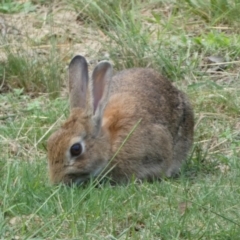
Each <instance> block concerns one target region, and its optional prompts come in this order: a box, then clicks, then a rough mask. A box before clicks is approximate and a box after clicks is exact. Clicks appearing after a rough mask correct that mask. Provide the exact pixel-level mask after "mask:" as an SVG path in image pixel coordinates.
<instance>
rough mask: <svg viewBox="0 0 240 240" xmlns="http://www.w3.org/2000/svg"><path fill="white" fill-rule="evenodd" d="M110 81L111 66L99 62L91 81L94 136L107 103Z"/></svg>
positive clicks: (98, 128)
mask: <svg viewBox="0 0 240 240" xmlns="http://www.w3.org/2000/svg"><path fill="white" fill-rule="evenodd" d="M111 79H112V65H111V64H110V63H109V62H107V61H102V62H100V63H99V64H98V65H97V66H96V67H95V69H94V71H93V74H92V79H91V84H92V89H91V92H92V104H93V120H94V123H95V131H96V134H97V133H98V132H99V130H100V127H101V122H102V116H103V112H104V108H105V106H106V104H107V101H108V95H109V90H110V85H111Z"/></svg>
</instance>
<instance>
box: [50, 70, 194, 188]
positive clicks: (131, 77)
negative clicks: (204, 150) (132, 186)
mask: <svg viewBox="0 0 240 240" xmlns="http://www.w3.org/2000/svg"><path fill="white" fill-rule="evenodd" d="M87 108H88V107H87V106H86V107H85V108H84V109H82V108H75V109H72V111H71V115H70V118H69V119H68V120H67V121H66V122H65V124H64V125H63V126H62V128H61V129H60V130H58V131H57V132H56V133H54V134H53V135H52V136H51V137H50V139H49V141H48V158H49V169H50V179H51V181H52V182H54V183H58V182H65V183H69V182H71V181H73V182H74V180H75V178H77V177H79V176H82V177H83V178H84V180H85V177H86V179H88V178H89V176H90V173H93V172H94V171H95V170H96V169H97V168H98V167H100V166H107V168H106V169H105V171H107V169H110V168H113V169H112V170H111V172H110V173H109V174H108V175H109V176H110V177H111V179H112V180H113V181H115V182H123V181H128V180H129V179H131V178H132V177H133V176H134V177H136V178H137V179H147V180H152V179H158V178H161V177H163V176H171V175H173V174H176V173H177V172H178V171H179V168H180V166H181V163H182V162H183V161H184V159H186V157H187V153H188V151H189V149H190V148H191V145H192V142H193V125H194V122H193V111H192V107H191V105H190V103H189V101H188V100H187V98H186V96H185V94H183V93H182V92H180V91H179V90H177V89H176V88H175V87H174V86H173V85H172V84H171V83H170V82H169V81H168V80H167V79H165V78H164V77H162V76H161V75H160V74H159V73H157V72H156V71H154V70H152V69H147V68H145V69H143V68H135V69H129V70H124V71H122V72H119V73H118V74H117V75H115V76H114V77H113V79H112V83H111V88H110V93H109V96H108V100H107V104H106V107H105V109H104V114H103V117H102V127H101V129H100V132H99V133H98V135H97V136H96V135H95V134H93V132H94V124H93V120H92V116H90V115H89V111H88V110H87ZM140 119H141V122H140V123H139V125H138V126H137V128H136V129H135V131H134V132H133V133H132V135H131V136H130V137H129V139H128V141H127V142H126V144H125V145H124V146H123V147H122V149H121V150H120V152H119V153H118V155H117V156H116V157H115V158H114V159H113V161H112V162H109V161H110V159H111V158H112V156H113V155H114V153H115V152H116V151H117V150H118V149H119V147H120V145H121V144H122V142H123V141H124V140H125V139H126V137H127V136H128V134H129V133H130V131H131V130H132V129H133V127H134V126H135V125H136V123H137V122H138V121H139V120H140ZM76 136H81V137H82V138H83V139H84V143H85V147H86V149H85V152H84V154H83V155H81V156H80V157H78V158H76V160H74V161H73V165H72V166H71V168H69V166H68V164H67V162H68V161H69V160H68V159H67V158H66V152H68V149H69V148H70V145H69V144H70V141H71V139H72V138H73V137H76ZM66 169H72V170H71V171H72V172H73V173H74V174H73V175H71V174H69V173H68V174H67V173H66Z"/></svg>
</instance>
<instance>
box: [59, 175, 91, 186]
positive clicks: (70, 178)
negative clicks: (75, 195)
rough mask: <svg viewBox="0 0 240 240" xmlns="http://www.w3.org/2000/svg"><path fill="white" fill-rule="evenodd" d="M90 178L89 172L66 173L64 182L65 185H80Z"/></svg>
mask: <svg viewBox="0 0 240 240" xmlns="http://www.w3.org/2000/svg"><path fill="white" fill-rule="evenodd" d="M89 179H90V174H89V173H81V174H75V173H74V174H73V173H71V174H67V175H66V177H65V181H64V182H65V183H66V184H67V185H70V186H71V185H77V186H80V185H82V184H84V183H86V182H87V181H88V180H89Z"/></svg>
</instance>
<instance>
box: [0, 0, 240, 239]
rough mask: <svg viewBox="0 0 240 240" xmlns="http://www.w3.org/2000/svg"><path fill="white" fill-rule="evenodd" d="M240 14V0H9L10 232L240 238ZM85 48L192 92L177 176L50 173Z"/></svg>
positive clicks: (1, 179) (4, 92)
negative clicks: (50, 143) (64, 182)
mask: <svg viewBox="0 0 240 240" xmlns="http://www.w3.org/2000/svg"><path fill="white" fill-rule="evenodd" d="M239 15H240V1H239V0H209V1H208V0H203V1H202V0H179V1H175V0H158V1H157V0H141V1H137V0H130V1H127V0H122V1H121V0H114V1H113V0H106V1H100V0H95V1H94V0H92V1H90V0H71V1H70V0H62V1H48V0H32V1H29V0H24V1H23V0H21V1H20V0H18V1H17V0H16V1H10V0H5V1H1V3H0V29H1V35H0V44H1V45H0V46H1V48H0V77H1V78H0V239H12V240H18V239H36V240H37V239H93V240H95V239H109V240H115V239H121V240H122V239H137V240H138V239H153V240H169V239H194V240H195V239H222V240H225V239H229V240H230V239H231V240H232V239H239V236H240V220H239V219H240V201H239V199H240V58H239V56H240V30H239V29H240V18H239ZM76 54H81V55H83V56H85V57H86V59H87V61H88V63H89V68H90V69H93V68H94V66H95V65H96V64H97V63H98V62H99V61H101V60H108V61H110V62H111V63H112V64H113V66H114V71H118V70H121V69H125V68H130V67H152V68H155V69H157V70H158V71H160V72H162V74H164V75H165V76H167V77H168V78H169V79H170V80H171V81H172V82H173V84H174V85H175V86H177V87H178V88H179V89H181V90H183V91H184V92H186V93H187V95H188V96H189V99H190V101H191V103H192V105H193V108H194V113H195V136H194V146H193V148H192V150H191V152H190V154H189V157H188V159H187V161H186V162H185V163H184V165H183V167H182V169H181V174H180V176H179V177H178V178H175V179H167V178H166V179H162V181H158V182H153V183H148V182H143V183H141V184H140V183H136V182H135V181H134V180H133V181H132V183H129V184H127V185H116V186H111V185H110V184H109V183H108V182H105V183H103V184H97V183H96V182H95V181H94V180H93V181H92V182H90V183H89V184H87V185H86V186H82V187H72V188H70V187H66V186H52V185H51V184H50V182H49V178H48V169H47V157H46V153H47V150H46V141H47V139H48V137H49V135H50V134H51V133H52V132H53V131H54V130H55V129H57V128H58V127H59V126H60V125H61V123H62V122H63V121H64V120H65V119H66V118H67V116H68V114H69V103H68V89H67V66H68V63H69V61H70V60H71V58H72V57H73V56H74V55H76Z"/></svg>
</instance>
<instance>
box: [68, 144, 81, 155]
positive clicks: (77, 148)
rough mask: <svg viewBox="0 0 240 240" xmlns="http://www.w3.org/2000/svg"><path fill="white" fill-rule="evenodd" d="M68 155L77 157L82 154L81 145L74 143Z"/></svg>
mask: <svg viewBox="0 0 240 240" xmlns="http://www.w3.org/2000/svg"><path fill="white" fill-rule="evenodd" d="M70 153H71V155H72V156H74V157H77V156H79V155H81V153H82V145H81V144H80V143H75V144H73V145H72V146H71V148H70Z"/></svg>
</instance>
